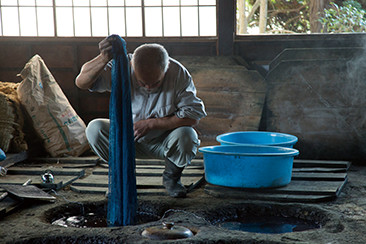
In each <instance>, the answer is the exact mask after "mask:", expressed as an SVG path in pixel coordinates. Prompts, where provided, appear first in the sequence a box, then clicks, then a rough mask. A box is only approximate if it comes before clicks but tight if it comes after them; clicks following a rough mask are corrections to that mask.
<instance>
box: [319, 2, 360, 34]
mask: <svg viewBox="0 0 366 244" xmlns="http://www.w3.org/2000/svg"><path fill="white" fill-rule="evenodd" d="M331 6H332V7H331V8H329V9H325V10H324V17H322V18H320V19H319V21H320V23H321V24H322V25H323V32H328V33H343V32H365V31H366V18H365V14H366V12H365V10H363V9H362V6H361V4H360V3H358V2H357V1H344V2H343V6H338V5H337V4H335V3H331Z"/></svg>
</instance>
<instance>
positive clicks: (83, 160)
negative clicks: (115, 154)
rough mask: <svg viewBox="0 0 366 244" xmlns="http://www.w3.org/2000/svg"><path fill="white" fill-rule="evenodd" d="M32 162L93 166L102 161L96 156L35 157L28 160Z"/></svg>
mask: <svg viewBox="0 0 366 244" xmlns="http://www.w3.org/2000/svg"><path fill="white" fill-rule="evenodd" d="M30 160H31V161H32V162H42V163H60V164H79V165H82V164H86V165H90V164H94V165H96V164H97V163H99V162H101V161H102V160H101V159H100V158H99V157H98V156H88V157H56V158H50V157H35V158H31V159H30Z"/></svg>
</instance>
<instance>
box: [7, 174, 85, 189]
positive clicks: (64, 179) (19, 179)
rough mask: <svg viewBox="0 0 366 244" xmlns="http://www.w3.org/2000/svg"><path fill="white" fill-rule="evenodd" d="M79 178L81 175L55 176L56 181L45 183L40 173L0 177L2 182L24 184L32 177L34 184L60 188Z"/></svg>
mask: <svg viewBox="0 0 366 244" xmlns="http://www.w3.org/2000/svg"><path fill="white" fill-rule="evenodd" d="M78 178H79V176H67V175H63V176H55V177H54V183H47V184H43V183H42V180H41V177H40V175H7V176H5V177H0V184H16V185H22V184H23V183H24V182H25V181H26V180H28V179H30V180H31V181H32V183H31V184H32V185H36V186H38V187H41V188H46V189H55V190H58V189H61V188H62V187H65V186H67V185H69V184H71V183H72V182H73V181H75V180H77V179H78Z"/></svg>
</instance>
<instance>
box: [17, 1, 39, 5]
mask: <svg viewBox="0 0 366 244" xmlns="http://www.w3.org/2000/svg"><path fill="white" fill-rule="evenodd" d="M35 4H36V3H35V0H19V6H35Z"/></svg>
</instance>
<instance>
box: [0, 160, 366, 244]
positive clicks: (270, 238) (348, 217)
mask: <svg viewBox="0 0 366 244" xmlns="http://www.w3.org/2000/svg"><path fill="white" fill-rule="evenodd" d="M365 175H366V167H365V166H357V165H352V166H351V168H350V169H349V171H348V177H349V181H348V183H347V184H346V186H345V188H344V189H343V190H342V192H341V194H340V196H339V197H338V198H337V199H336V200H334V201H330V202H323V203H312V204H308V203H306V204H305V203H304V204H301V203H278V202H263V201H244V200H238V199H222V198H215V197H213V196H210V195H208V194H206V193H205V191H204V185H203V186H201V187H200V188H198V189H197V190H195V191H193V192H191V193H190V194H189V195H188V197H187V198H185V199H173V198H170V197H168V196H139V197H138V200H139V203H140V205H141V206H142V205H143V208H144V209H145V211H148V212H149V211H154V212H155V213H156V214H157V215H159V216H160V217H159V218H160V219H158V220H156V221H152V222H147V223H144V224H140V225H133V226H124V227H105V228H75V227H67V228H66V227H61V226H56V225H51V224H50V218H51V217H52V214H54V213H56V212H57V211H60V210H61V211H62V209H63V208H65V206H70V207H76V206H78V205H79V203H85V204H87V203H96V204H97V205H102V204H105V203H106V202H107V201H106V199H105V196H104V195H97V194H80V193H76V192H73V191H71V190H70V189H67V188H65V189H63V190H60V191H58V192H57V195H55V196H56V197H57V200H56V202H55V203H42V204H39V203H32V204H29V205H26V206H23V207H22V208H20V209H18V210H17V211H15V212H13V213H11V214H9V215H8V216H6V217H5V218H3V219H0V236H1V240H0V243H334V244H335V243H337V244H338V243H366V237H365V235H364V232H365V230H366V181H365ZM76 202H77V203H76ZM243 206H252V207H253V208H258V209H265V208H266V209H268V208H269V209H270V208H272V209H273V210H274V211H276V210H275V209H288V210H289V211H288V212H287V213H284V214H285V215H286V214H293V215H297V217H304V216H308V217H309V218H314V219H316V218H318V220H320V221H321V222H323V226H322V227H321V228H319V229H313V230H308V231H303V232H293V233H284V234H259V233H250V232H243V231H232V230H227V229H224V228H222V227H219V226H216V225H213V224H212V223H213V220H215V218H223V216H225V214H231V213H232V212H233V211H234V212H235V211H236V210H237V209H238V208H241V207H243ZM286 211H287V210H286ZM162 221H173V222H175V223H176V225H180V226H184V227H187V228H189V229H191V230H192V231H193V232H194V233H195V235H194V236H193V237H191V238H188V239H181V240H166V241H153V240H149V239H147V238H145V237H143V236H142V235H141V233H142V231H143V230H145V229H146V228H148V227H152V226H160V225H161V223H162Z"/></svg>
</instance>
